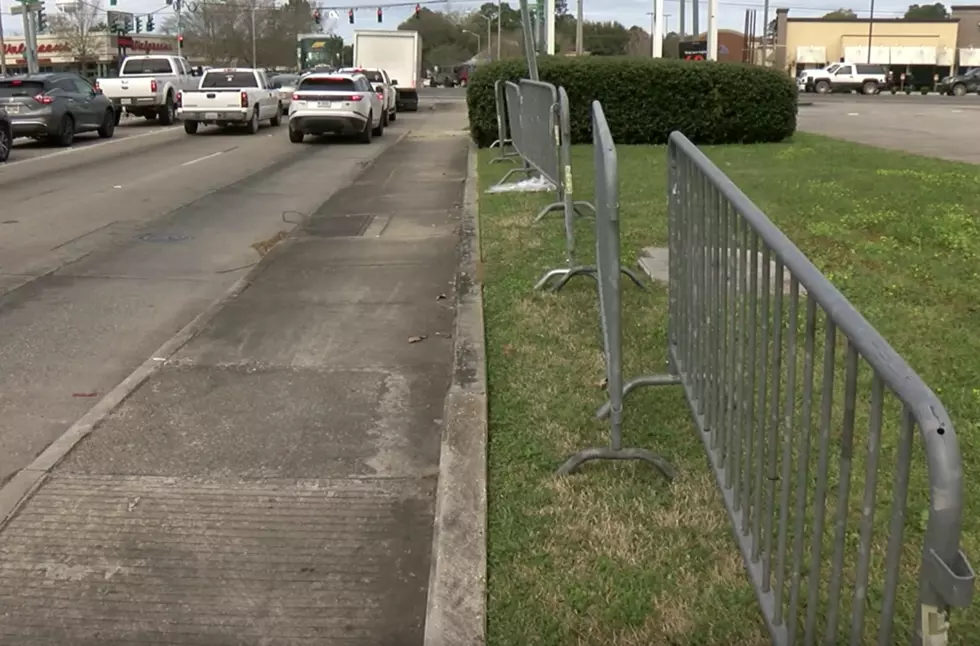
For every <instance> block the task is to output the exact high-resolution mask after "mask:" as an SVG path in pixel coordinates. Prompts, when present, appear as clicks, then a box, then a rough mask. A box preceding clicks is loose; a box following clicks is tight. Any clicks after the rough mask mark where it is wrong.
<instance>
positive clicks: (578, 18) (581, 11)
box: [575, 0, 585, 56]
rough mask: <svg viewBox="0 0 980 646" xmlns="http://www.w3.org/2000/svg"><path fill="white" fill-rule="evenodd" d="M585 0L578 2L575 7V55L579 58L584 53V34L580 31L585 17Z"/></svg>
mask: <svg viewBox="0 0 980 646" xmlns="http://www.w3.org/2000/svg"><path fill="white" fill-rule="evenodd" d="M584 5H585V0H578V3H576V7H575V55H576V56H581V55H582V54H584V53H585V42H584V41H585V34H584V32H583V30H582V21H583V20H584V15H585V7H584Z"/></svg>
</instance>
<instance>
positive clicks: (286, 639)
mask: <svg viewBox="0 0 980 646" xmlns="http://www.w3.org/2000/svg"><path fill="white" fill-rule="evenodd" d="M456 117H458V115H453V120H454V121H455V120H458V119H457V118H456ZM437 119H439V120H441V121H442V122H443V124H445V119H446V117H445V116H444V117H441V119H440V118H439V117H436V116H435V115H433V119H432V122H433V123H434V122H436V121H437ZM463 125H464V124H462V123H461V124H460V126H459V127H460V128H461V127H462V126H463ZM452 129H453V130H456V129H457V128H452ZM466 152H467V140H466V139H465V137H461V136H448V133H446V132H439V131H437V130H435V129H434V128H433V129H422V130H420V131H419V132H418V133H414V134H413V135H409V136H408V137H407V138H406V139H405V140H403V141H402V142H401V143H399V144H398V145H396V146H395V147H393V148H392V149H391V150H390V151H388V152H386V153H385V154H384V155H382V157H380V158H379V160H378V161H377V162H376V163H375V164H374V165H373V166H372V167H371V168H369V169H368V170H367V171H366V173H365V174H364V175H363V176H361V177H360V178H359V180H358V181H356V182H355V183H354V184H352V185H351V186H350V187H348V188H346V189H343V190H341V191H340V192H338V193H337V194H335V195H334V197H332V198H331V199H330V200H329V201H327V202H326V203H324V204H323V205H322V207H321V208H320V209H319V210H318V211H317V212H316V213H315V214H314V215H313V216H312V217H311V218H310V220H309V221H308V223H307V225H306V226H305V227H304V230H303V231H302V232H301V233H300V235H298V236H297V237H296V238H295V239H292V240H290V241H288V242H286V243H285V244H284V245H283V246H281V247H280V248H277V249H276V250H275V251H273V253H272V255H271V257H270V258H269V259H268V262H267V263H265V266H264V268H263V270H262V271H260V272H258V274H257V275H256V276H255V278H254V280H253V281H252V283H251V284H250V286H249V287H248V288H247V289H246V290H245V291H244V292H243V293H242V294H241V295H239V296H238V297H237V298H235V299H233V300H231V301H230V302H228V303H227V304H226V305H225V306H224V307H223V308H221V310H220V311H218V313H217V314H216V315H215V316H214V317H213V318H212V319H211V320H210V321H209V322H208V323H207V324H206V325H205V326H204V329H203V330H202V331H201V333H200V334H198V335H197V336H195V337H194V338H193V339H192V340H191V341H190V342H189V343H188V344H187V345H185V346H184V347H183V348H182V349H181V350H180V351H179V352H178V353H177V354H176V355H175V356H174V357H173V358H172V359H171V360H169V361H168V362H167V363H166V364H165V365H164V366H163V367H162V369H160V370H159V371H157V372H155V373H154V374H153V375H152V376H151V377H150V378H149V379H148V380H147V381H146V382H145V383H143V385H142V386H141V387H140V388H139V389H138V390H136V392H134V393H133V394H132V395H131V396H130V397H129V398H128V399H126V401H125V402H124V403H123V404H122V405H121V406H119V407H118V408H117V409H116V410H114V411H113V412H112V413H111V414H110V415H109V416H108V417H107V418H106V419H105V420H104V422H103V423H102V424H101V425H100V426H99V427H98V428H97V429H96V430H95V431H94V432H93V433H92V434H91V435H89V436H88V437H87V438H85V439H84V440H83V441H82V442H81V443H80V444H79V445H78V446H77V447H76V448H75V449H74V450H73V451H72V452H71V453H70V454H69V455H68V456H67V457H66V458H65V459H64V461H63V462H61V464H60V465H58V466H57V467H56V468H55V469H54V470H53V472H52V473H51V475H50V476H49V477H48V478H47V480H46V481H45V482H44V484H43V485H42V486H41V487H40V488H39V489H38V490H37V491H36V492H35V493H34V494H33V496H32V497H31V499H30V500H29V501H28V502H27V503H26V504H24V506H23V507H22V508H21V509H20V511H19V512H18V513H17V515H16V516H14V518H13V519H12V520H11V521H10V522H9V523H8V524H7V525H6V526H5V527H4V529H3V531H2V533H0V644H3V645H4V646H22V645H23V646H26V645H31V646H37V645H48V644H50V645H52V646H62V645H65V646H67V645H84V646H96V645H98V646H109V645H113V644H174V645H177V644H180V645H191V644H194V645H201V646H225V645H232V644H236V645H237V644H248V645H253V644H262V645H270V646H273V645H274V646H289V645H307V644H318V645H330V644H345V645H353V644H365V645H368V644H370V645H371V646H411V645H413V644H421V643H422V635H423V623H424V616H425V610H426V591H427V587H428V577H429V570H430V554H431V551H432V527H433V510H434V505H435V500H434V494H435V490H436V485H437V475H438V471H439V452H440V433H441V429H442V422H443V420H442V419H441V418H442V416H443V406H444V402H445V400H446V395H447V390H448V388H449V385H450V379H451V373H452V369H453V348H452V331H453V322H454V315H453V302H454V301H453V297H452V296H453V279H454V274H455V272H456V257H457V254H456V246H457V244H458V242H459V236H458V231H457V227H458V219H459V215H460V211H461V207H462V202H463V181H464V177H465V169H466Z"/></svg>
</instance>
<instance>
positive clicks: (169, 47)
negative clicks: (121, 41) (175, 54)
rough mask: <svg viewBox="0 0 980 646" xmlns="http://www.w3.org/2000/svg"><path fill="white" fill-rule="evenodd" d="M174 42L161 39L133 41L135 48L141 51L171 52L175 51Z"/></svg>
mask: <svg viewBox="0 0 980 646" xmlns="http://www.w3.org/2000/svg"><path fill="white" fill-rule="evenodd" d="M173 48H174V46H173V44H171V43H161V42H159V41H150V40H137V41H133V49H136V50H139V51H141V52H169V51H173Z"/></svg>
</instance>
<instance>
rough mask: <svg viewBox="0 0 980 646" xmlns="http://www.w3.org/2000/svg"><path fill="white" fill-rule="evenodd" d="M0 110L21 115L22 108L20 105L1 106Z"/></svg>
mask: <svg viewBox="0 0 980 646" xmlns="http://www.w3.org/2000/svg"><path fill="white" fill-rule="evenodd" d="M0 108H2V109H4V110H6V111H7V112H8V113H9V114H19V113H20V106H19V105H6V106H4V105H0Z"/></svg>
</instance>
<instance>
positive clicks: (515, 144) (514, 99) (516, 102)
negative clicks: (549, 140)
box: [497, 81, 534, 185]
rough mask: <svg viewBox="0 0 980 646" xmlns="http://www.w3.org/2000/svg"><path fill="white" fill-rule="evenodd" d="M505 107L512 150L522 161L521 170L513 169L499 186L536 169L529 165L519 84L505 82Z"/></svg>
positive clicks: (501, 179)
mask: <svg viewBox="0 0 980 646" xmlns="http://www.w3.org/2000/svg"><path fill="white" fill-rule="evenodd" d="M503 89H504V107H505V108H506V110H507V132H508V134H509V135H510V145H511V148H513V149H514V151H515V152H516V153H517V155H518V156H519V158H520V160H521V165H520V167H519V168H511V169H509V170H508V171H507V172H506V173H504V176H503V177H501V178H500V180H499V181H498V182H497V184H498V185H499V184H506V183H507V180H509V179H510V178H511V177H512V176H514V175H518V174H520V175H524V176H525V177H527V176H530V174H531V173H532V172H533V171H534V169H533V168H532V167H531V166H530V165H529V164H528V160H527V155H526V154H525V152H524V150H525V146H524V140H525V137H524V133H525V129H524V123H523V118H522V117H523V115H522V114H521V88H520V86H519V85H517V83H511V82H510V81H504V88H503Z"/></svg>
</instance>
